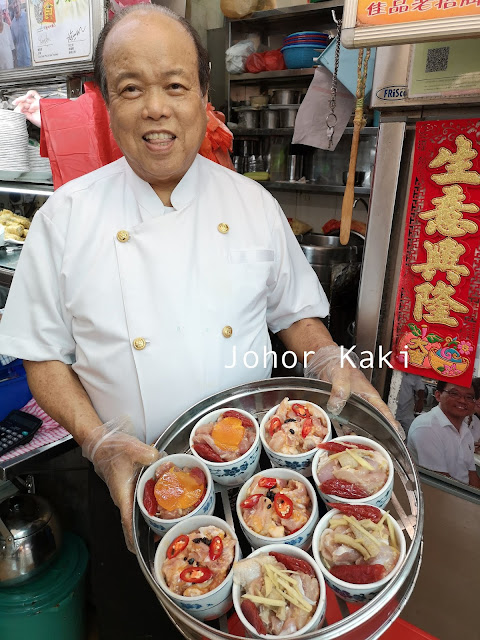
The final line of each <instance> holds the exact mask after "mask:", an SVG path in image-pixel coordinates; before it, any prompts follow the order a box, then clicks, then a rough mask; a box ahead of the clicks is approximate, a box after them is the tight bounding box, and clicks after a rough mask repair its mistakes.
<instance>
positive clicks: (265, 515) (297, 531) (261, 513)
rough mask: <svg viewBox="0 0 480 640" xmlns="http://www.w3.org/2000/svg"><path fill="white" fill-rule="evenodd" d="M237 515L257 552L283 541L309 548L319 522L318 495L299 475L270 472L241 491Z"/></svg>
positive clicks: (257, 476)
mask: <svg viewBox="0 0 480 640" xmlns="http://www.w3.org/2000/svg"><path fill="white" fill-rule="evenodd" d="M237 515H238V519H239V521H240V525H241V527H242V529H243V532H244V533H245V536H246V538H247V539H248V541H249V542H250V544H251V545H252V547H253V548H254V549H258V548H259V547H263V546H265V545H271V544H278V543H280V542H281V543H286V544H291V545H294V546H296V547H300V548H302V549H309V548H310V545H311V542H312V536H313V530H314V529H315V525H316V524H317V522H318V504H317V496H316V495H315V490H314V489H313V487H312V485H311V484H310V483H309V482H308V481H307V480H306V479H305V478H304V477H303V476H302V475H300V474H299V473H296V472H295V471H290V469H267V470H266V471H261V472H260V473H257V474H256V475H254V476H253V478H252V479H251V480H250V481H248V482H247V483H246V484H245V485H244V486H243V487H242V488H241V490H240V492H239V494H238V497H237Z"/></svg>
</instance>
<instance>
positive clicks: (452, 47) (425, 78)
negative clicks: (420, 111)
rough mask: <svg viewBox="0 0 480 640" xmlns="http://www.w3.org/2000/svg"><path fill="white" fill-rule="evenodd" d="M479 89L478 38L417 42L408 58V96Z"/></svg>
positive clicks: (459, 93) (467, 92)
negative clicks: (409, 58)
mask: <svg viewBox="0 0 480 640" xmlns="http://www.w3.org/2000/svg"><path fill="white" fill-rule="evenodd" d="M479 93H480V38H471V39H465V40H452V41H447V42H427V43H422V44H416V45H415V46H414V47H413V53H412V57H411V61H410V73H409V88H408V97H409V98H433V97H436V96H442V97H444V98H445V97H449V96H452V97H453V96H459V97H460V96H470V95H478V94H479Z"/></svg>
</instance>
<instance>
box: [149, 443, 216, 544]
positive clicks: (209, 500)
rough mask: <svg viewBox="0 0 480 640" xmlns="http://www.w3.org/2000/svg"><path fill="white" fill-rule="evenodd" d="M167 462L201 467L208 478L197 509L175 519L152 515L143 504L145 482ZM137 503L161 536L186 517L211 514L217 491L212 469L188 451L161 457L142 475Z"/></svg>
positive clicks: (181, 466)
mask: <svg viewBox="0 0 480 640" xmlns="http://www.w3.org/2000/svg"><path fill="white" fill-rule="evenodd" d="M166 462H171V463H172V464H174V465H176V466H177V467H180V468H181V469H182V468H183V467H189V468H192V467H200V469H201V470H202V471H203V473H204V474H205V477H206V479H207V491H206V492H205V496H204V498H203V500H202V502H201V503H200V504H199V505H198V507H195V509H193V511H190V513H188V514H187V515H186V516H183V517H181V518H175V519H173V520H164V519H163V518H157V517H155V516H151V515H149V514H148V512H147V510H146V509H145V507H144V506H143V492H144V489H145V483H146V482H147V480H150V479H151V478H154V477H155V470H156V469H157V468H158V467H160V466H162V464H165V463H166ZM137 503H138V506H139V508H140V511H141V513H142V516H143V519H144V520H145V522H146V523H147V524H148V526H149V527H150V529H152V531H155V533H158V535H159V536H163V535H165V533H166V532H167V531H168V530H169V529H171V528H172V527H174V526H175V525H176V524H178V523H179V522H182V521H183V520H184V519H185V518H191V517H192V516H197V515H198V516H200V515H210V514H212V513H213V510H214V509H215V491H214V487H213V480H212V476H211V475H210V471H209V470H208V467H207V465H206V464H205V463H204V462H203V460H197V459H196V458H194V457H193V456H190V455H188V454H186V453H174V454H172V455H171V456H165V457H164V458H161V459H160V460H158V461H157V462H155V463H154V464H152V465H150V467H147V469H146V470H145V472H144V473H143V475H142V477H141V478H140V480H139V483H138V486H137Z"/></svg>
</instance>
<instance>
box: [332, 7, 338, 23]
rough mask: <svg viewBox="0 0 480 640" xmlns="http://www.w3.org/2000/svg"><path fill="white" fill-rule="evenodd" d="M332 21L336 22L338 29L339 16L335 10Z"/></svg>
mask: <svg viewBox="0 0 480 640" xmlns="http://www.w3.org/2000/svg"><path fill="white" fill-rule="evenodd" d="M332 20H333V21H334V22H335V24H336V25H337V27H338V18H337V14H336V13H335V9H332Z"/></svg>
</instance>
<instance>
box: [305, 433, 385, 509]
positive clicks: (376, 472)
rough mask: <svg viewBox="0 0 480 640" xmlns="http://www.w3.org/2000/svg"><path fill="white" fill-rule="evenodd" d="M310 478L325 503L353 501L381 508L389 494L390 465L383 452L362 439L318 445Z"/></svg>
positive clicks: (342, 439)
mask: <svg viewBox="0 0 480 640" xmlns="http://www.w3.org/2000/svg"><path fill="white" fill-rule="evenodd" d="M312 475H313V479H314V480H315V484H316V486H317V488H318V492H319V493H320V496H321V498H322V499H323V500H324V501H325V502H352V501H353V502H355V503H356V504H357V503H358V504H371V505H373V506H375V507H380V508H382V507H384V506H385V505H386V504H387V503H388V501H389V500H390V497H391V495H392V489H393V478H394V471H393V464H392V460H391V458H390V455H389V454H388V453H387V451H386V450H385V449H384V448H383V447H382V446H381V445H379V444H378V443H377V442H375V441H374V440H371V439H370V438H364V437H362V436H342V437H340V438H334V439H333V440H330V442H325V443H322V444H321V445H320V447H319V449H318V451H317V454H316V455H315V458H314V460H313V465H312Z"/></svg>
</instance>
